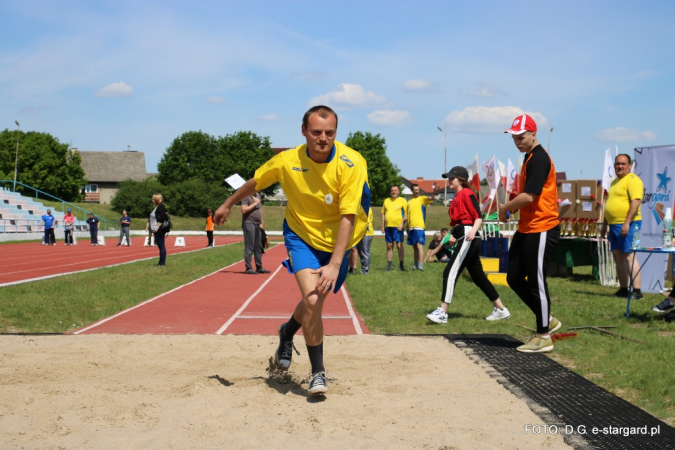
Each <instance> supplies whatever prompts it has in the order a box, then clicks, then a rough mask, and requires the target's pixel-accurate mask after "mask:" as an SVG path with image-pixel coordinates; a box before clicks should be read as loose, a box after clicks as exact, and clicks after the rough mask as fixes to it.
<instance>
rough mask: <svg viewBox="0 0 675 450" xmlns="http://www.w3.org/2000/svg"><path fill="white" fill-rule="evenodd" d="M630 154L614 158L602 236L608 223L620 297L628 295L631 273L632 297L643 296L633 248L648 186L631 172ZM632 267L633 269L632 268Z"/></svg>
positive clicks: (640, 225) (639, 297)
mask: <svg viewBox="0 0 675 450" xmlns="http://www.w3.org/2000/svg"><path fill="white" fill-rule="evenodd" d="M630 167H631V160H630V156H628V155H626V154H621V155H617V156H616V158H615V159H614V171H615V172H616V179H615V180H614V181H612V185H611V186H610V187H609V192H608V193H607V203H606V204H605V221H604V223H603V224H602V225H603V226H602V230H601V232H602V236H603V237H604V236H605V233H606V232H607V225H609V235H608V236H607V239H608V240H609V245H610V249H611V250H612V256H613V257H614V261H615V262H616V275H617V276H618V277H619V290H618V291H616V292H615V293H614V295H616V296H617V297H623V298H626V297H628V284H629V280H630V278H629V277H632V278H633V293H632V298H633V299H638V300H639V299H641V298H642V297H643V296H642V292H641V290H640V287H641V281H642V280H641V278H642V277H641V276H640V272H641V271H640V263H639V262H638V260H637V258H636V257H635V253H633V252H631V251H630V250H631V247H632V246H633V230H634V227H636V226H637V227H638V230H639V229H641V228H642V216H641V215H640V205H641V204H642V198H643V197H644V193H645V188H644V184H643V183H642V180H640V178H639V177H638V176H637V175H635V174H634V173H631V171H630ZM631 269H632V272H631Z"/></svg>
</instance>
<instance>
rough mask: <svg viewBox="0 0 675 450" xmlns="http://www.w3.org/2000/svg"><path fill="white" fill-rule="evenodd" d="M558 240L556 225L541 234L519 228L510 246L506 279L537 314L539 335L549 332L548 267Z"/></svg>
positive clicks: (558, 234) (558, 230)
mask: <svg viewBox="0 0 675 450" xmlns="http://www.w3.org/2000/svg"><path fill="white" fill-rule="evenodd" d="M559 239H560V228H558V227H557V226H556V227H555V228H552V229H550V230H548V231H544V232H542V233H527V234H526V233H520V232H518V231H516V233H515V234H514V235H513V240H512V241H511V247H510V248H509V270H508V273H507V275H506V282H507V283H508V284H509V286H510V287H511V289H513V290H514V291H515V293H516V294H518V297H520V299H521V300H522V301H523V302H525V304H526V305H527V306H528V307H529V308H530V309H531V310H532V312H533V313H534V315H535V316H536V317H537V334H546V333H548V325H549V315H550V314H551V298H550V297H549V295H548V284H547V283H546V270H547V269H548V262H549V260H550V259H551V255H552V254H553V249H554V248H555V246H556V244H557V243H558V240H559Z"/></svg>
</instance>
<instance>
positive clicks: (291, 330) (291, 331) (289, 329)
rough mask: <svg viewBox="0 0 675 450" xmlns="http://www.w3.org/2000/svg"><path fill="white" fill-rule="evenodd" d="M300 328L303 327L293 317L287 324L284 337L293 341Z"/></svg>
mask: <svg viewBox="0 0 675 450" xmlns="http://www.w3.org/2000/svg"><path fill="white" fill-rule="evenodd" d="M300 328H302V325H301V324H299V323H298V321H297V320H295V317H294V316H291V319H290V320H289V321H288V322H286V329H285V330H284V332H285V333H284V334H285V336H284V337H285V338H286V339H288V340H289V341H292V340H293V336H295V333H297V332H298V330H299V329H300Z"/></svg>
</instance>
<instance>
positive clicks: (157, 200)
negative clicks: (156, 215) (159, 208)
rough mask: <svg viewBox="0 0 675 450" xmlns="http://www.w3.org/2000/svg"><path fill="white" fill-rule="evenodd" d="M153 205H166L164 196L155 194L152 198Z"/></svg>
mask: <svg viewBox="0 0 675 450" xmlns="http://www.w3.org/2000/svg"><path fill="white" fill-rule="evenodd" d="M152 203H154V204H155V205H159V204H160V203H164V197H162V194H155V195H153V196H152Z"/></svg>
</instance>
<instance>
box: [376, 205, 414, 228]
mask: <svg viewBox="0 0 675 450" xmlns="http://www.w3.org/2000/svg"><path fill="white" fill-rule="evenodd" d="M407 205H408V202H407V201H406V200H405V199H404V198H403V197H398V198H397V199H396V200H392V199H391V198H388V199H386V200H385V201H384V203H383V204H382V214H383V215H384V226H385V227H387V228H389V227H398V226H399V225H401V223H402V222H403V217H405V210H406V206H407Z"/></svg>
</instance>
